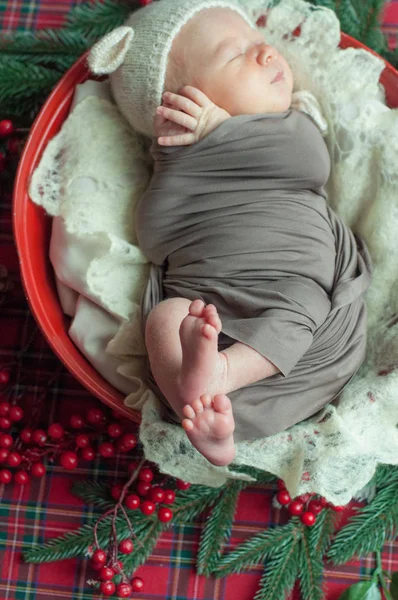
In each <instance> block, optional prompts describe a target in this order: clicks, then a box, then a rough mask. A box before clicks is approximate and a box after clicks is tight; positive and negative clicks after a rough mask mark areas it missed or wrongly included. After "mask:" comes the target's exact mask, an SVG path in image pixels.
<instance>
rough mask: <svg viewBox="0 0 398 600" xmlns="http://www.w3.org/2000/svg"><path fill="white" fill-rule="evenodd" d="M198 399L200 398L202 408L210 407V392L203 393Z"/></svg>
mask: <svg viewBox="0 0 398 600" xmlns="http://www.w3.org/2000/svg"><path fill="white" fill-rule="evenodd" d="M200 400H201V402H202V404H203V406H204V408H211V405H212V402H213V401H212V398H211V396H210V394H203V395H202V396H201V397H200Z"/></svg>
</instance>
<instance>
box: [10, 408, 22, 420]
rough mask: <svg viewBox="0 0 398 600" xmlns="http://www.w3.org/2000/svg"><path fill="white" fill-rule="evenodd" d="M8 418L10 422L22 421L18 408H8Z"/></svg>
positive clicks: (20, 410)
mask: <svg viewBox="0 0 398 600" xmlns="http://www.w3.org/2000/svg"><path fill="white" fill-rule="evenodd" d="M9 418H10V419H11V421H15V422H16V421H20V420H21V419H23V410H22V408H21V407H20V406H12V407H11V408H10V414H9Z"/></svg>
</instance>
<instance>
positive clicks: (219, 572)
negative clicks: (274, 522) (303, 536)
mask: <svg viewBox="0 0 398 600" xmlns="http://www.w3.org/2000/svg"><path fill="white" fill-rule="evenodd" d="M297 535H298V534H297V526H296V523H294V522H293V521H290V522H289V523H288V524H287V525H283V526H281V527H276V528H275V529H266V530H265V531H262V532H261V533H259V534H258V535H254V536H252V537H251V538H249V539H248V540H246V542H243V544H240V545H239V546H238V547H237V548H235V550H233V551H232V552H229V553H228V554H225V555H224V556H222V557H221V558H220V560H219V562H218V566H217V568H215V569H214V570H213V575H214V576H215V577H226V576H227V575H231V574H232V573H240V572H241V571H243V569H246V568H248V567H253V566H255V565H257V564H259V563H261V562H264V560H266V559H268V558H269V557H271V556H272V555H273V554H274V553H275V552H277V551H278V549H279V548H280V547H286V546H288V545H289V544H290V543H291V542H292V540H294V538H295V537H296V536H297ZM278 600H280V599H278Z"/></svg>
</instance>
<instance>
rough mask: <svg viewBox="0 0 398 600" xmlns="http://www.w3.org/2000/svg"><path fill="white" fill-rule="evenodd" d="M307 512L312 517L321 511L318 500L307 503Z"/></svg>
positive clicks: (321, 507)
mask: <svg viewBox="0 0 398 600" xmlns="http://www.w3.org/2000/svg"><path fill="white" fill-rule="evenodd" d="M308 510H309V511H310V512H312V513H314V515H319V513H320V512H322V511H323V506H322V504H321V503H320V502H319V501H318V500H311V502H308Z"/></svg>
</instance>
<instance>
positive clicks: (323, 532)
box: [299, 510, 334, 600]
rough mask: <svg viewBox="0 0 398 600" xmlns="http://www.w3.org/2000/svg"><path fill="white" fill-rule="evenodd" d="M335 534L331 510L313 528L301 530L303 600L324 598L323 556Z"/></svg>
mask: <svg viewBox="0 0 398 600" xmlns="http://www.w3.org/2000/svg"><path fill="white" fill-rule="evenodd" d="M333 532H334V517H333V515H332V513H331V511H330V510H328V511H323V512H322V513H321V514H320V515H319V516H318V518H317V521H316V523H315V525H314V526H313V527H304V528H302V529H301V542H300V558H299V581H300V591H301V596H302V600H321V599H322V598H323V595H324V594H323V589H322V576H323V568H324V563H323V555H324V553H325V552H326V550H327V548H328V547H329V545H330V543H331V539H332V534H333Z"/></svg>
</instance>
